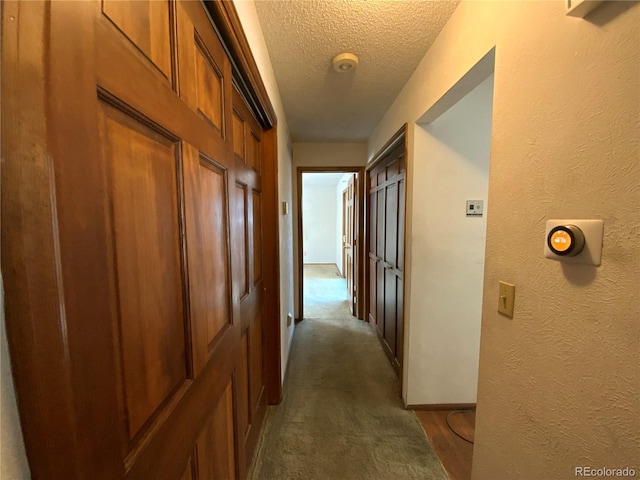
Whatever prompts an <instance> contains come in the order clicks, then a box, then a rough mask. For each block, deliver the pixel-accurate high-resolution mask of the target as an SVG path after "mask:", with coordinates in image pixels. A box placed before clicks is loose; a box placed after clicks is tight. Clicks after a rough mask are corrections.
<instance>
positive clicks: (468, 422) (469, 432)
mask: <svg viewBox="0 0 640 480" xmlns="http://www.w3.org/2000/svg"><path fill="white" fill-rule="evenodd" d="M451 411H452V410H439V411H416V415H417V416H418V419H419V420H420V423H421V424H422V428H423V429H424V431H425V432H426V433H427V437H429V441H430V442H431V445H432V446H433V449H434V450H435V452H436V454H437V455H438V457H440V461H441V462H442V465H444V468H445V470H446V471H447V473H448V474H449V478H450V479H451V480H470V479H471V460H472V456H473V444H471V443H469V442H465V441H464V440H462V439H461V438H460V437H458V436H456V434H455V433H453V432H452V431H451V430H450V429H449V427H448V426H447V422H446V418H447V415H448V414H449V413H451ZM475 420H476V414H475V412H474V411H471V410H470V411H469V412H464V413H457V414H454V415H451V417H450V418H449V422H450V423H451V426H452V427H453V428H455V430H456V431H457V432H458V433H460V434H461V435H463V436H465V437H466V438H468V439H470V440H473V435H474V430H475V428H474V426H475Z"/></svg>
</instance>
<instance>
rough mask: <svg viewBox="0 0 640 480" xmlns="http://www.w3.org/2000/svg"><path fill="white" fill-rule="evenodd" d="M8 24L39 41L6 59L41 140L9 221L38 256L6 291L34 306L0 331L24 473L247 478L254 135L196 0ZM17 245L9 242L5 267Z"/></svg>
mask: <svg viewBox="0 0 640 480" xmlns="http://www.w3.org/2000/svg"><path fill="white" fill-rule="evenodd" d="M16 19H18V20H19V21H15V20H16ZM5 29H7V30H5ZM3 30H5V32H8V33H6V35H7V36H6V37H5V38H8V39H14V38H19V37H20V35H22V36H23V38H26V37H27V36H30V37H33V38H35V39H37V40H36V41H34V42H33V43H31V44H29V47H25V46H24V45H26V43H25V44H24V45H22V44H19V45H22V46H21V48H16V51H17V52H18V61H17V62H16V63H14V64H12V65H16V64H17V65H18V66H19V67H15V68H14V67H13V66H12V67H11V68H10V69H8V70H7V71H9V78H10V79H11V78H12V76H16V75H17V76H19V78H22V79H26V80H28V81H29V82H31V83H29V84H28V87H29V91H28V94H24V93H23V92H24V90H23V89H25V88H27V87H21V86H16V83H13V84H12V83H11V82H10V80H8V81H7V82H8V83H7V84H10V85H12V87H14V88H15V89H16V92H17V94H16V95H17V96H16V98H21V99H22V100H24V103H23V106H24V107H25V110H24V112H25V113H24V115H25V117H24V118H27V117H26V116H27V115H31V116H32V117H30V118H32V120H33V122H31V123H28V128H29V129H30V130H29V136H28V138H27V137H20V141H21V142H22V143H21V145H24V146H25V148H27V147H28V148H31V149H34V151H36V150H37V152H40V153H41V155H32V156H28V157H25V158H24V159H22V160H20V158H19V155H17V156H15V157H12V158H11V159H10V162H12V163H11V165H12V167H11V168H12V170H11V171H12V172H19V171H21V170H20V167H18V166H16V165H19V164H20V163H19V162H24V163H23V165H25V167H24V168H23V171H24V172H25V173H24V175H25V178H22V179H19V180H18V179H16V178H13V179H12V182H14V184H17V182H18V181H20V182H33V184H34V185H36V186H38V188H40V189H41V190H38V189H35V188H34V191H33V192H28V194H29V195H33V197H30V198H29V201H30V202H31V203H30V204H29V205H31V206H34V205H35V207H34V208H33V209H32V210H29V211H27V212H23V211H22V210H20V208H23V206H22V203H20V202H21V201H22V200H21V199H14V200H12V201H13V202H14V205H15V206H16V208H15V210H14V211H15V212H19V213H16V215H15V216H13V217H12V218H10V219H9V220H8V221H9V223H10V224H11V225H12V226H13V227H15V228H16V229H20V230H21V233H20V235H22V236H21V237H19V239H23V238H27V239H28V241H29V242H31V241H32V240H31V239H34V240H33V242H34V244H37V245H36V247H37V248H33V249H32V250H29V251H33V252H34V255H37V258H39V259H41V263H42V264H43V265H46V267H43V269H42V271H43V274H42V275H41V276H40V277H39V278H38V284H37V285H33V288H32V289H31V290H30V289H22V290H18V289H15V290H13V291H12V294H13V293H15V295H16V296H21V297H20V301H21V303H22V304H23V305H36V306H37V307H38V309H39V310H38V311H36V312H33V313H30V312H26V313H23V314H22V315H23V317H20V315H16V312H13V311H10V312H8V315H7V318H8V319H13V318H26V319H27V320H28V321H27V322H22V323H20V322H15V323H11V322H8V323H9V324H10V325H9V328H8V329H9V330H11V331H10V337H11V339H12V341H13V344H12V348H13V349H14V350H13V352H12V353H14V364H16V363H18V364H20V367H19V369H21V370H20V372H21V373H26V374H25V375H16V378H17V383H18V392H19V397H20V399H21V402H20V407H21V409H22V415H23V417H24V418H25V421H24V426H25V428H24V430H25V439H26V443H27V447H28V454H29V458H30V463H31V468H32V474H33V476H34V478H47V479H65V480H70V479H77V480H84V479H96V480H97V479H105V480H113V479H120V478H128V479H136V480H139V479H151V480H158V479H167V480H170V479H191V480H195V479H202V480H211V479H216V480H217V479H235V478H244V476H245V474H246V464H247V463H248V461H249V459H250V458H251V454H252V452H253V448H254V445H255V441H256V439H257V435H258V432H259V430H260V425H261V422H262V418H263V416H264V410H265V408H264V406H265V393H264V377H265V375H264V367H263V352H264V348H263V344H262V342H263V340H262V337H263V335H262V323H263V322H262V290H263V288H262V270H263V269H262V220H261V218H262V201H261V190H262V187H261V181H260V171H261V135H262V132H261V130H260V129H259V128H258V126H257V123H256V122H255V120H253V119H252V118H251V116H250V114H248V110H247V109H246V107H243V105H241V104H239V103H238V101H237V98H236V99H234V92H233V86H232V78H231V66H230V62H229V59H228V58H227V56H226V54H225V51H224V49H223V47H222V44H221V43H220V41H219V39H218V37H217V36H216V33H215V31H214V29H213V27H212V26H211V24H210V21H209V17H208V15H207V13H206V12H205V11H204V7H203V4H202V3H200V2H191V1H184V2H182V1H180V2H174V1H163V0H156V1H150V2H149V1H135V0H132V1H110V0H104V1H86V2H50V3H45V2H42V3H41V2H16V3H12V2H6V3H5V4H3ZM18 33H20V35H18ZM40 38H41V39H43V43H42V44H40V43H39V39H40ZM9 41H12V40H9ZM43 58H44V59H46V62H44V61H43V60H42V59H43ZM4 60H5V59H4V58H3V62H4ZM4 65H5V64H4V63H3V66H4ZM3 74H4V70H3ZM4 81H5V78H3V84H4ZM5 98H6V97H3V100H4V99H5ZM13 111H15V112H19V114H20V115H23V112H21V111H20V110H19V109H16V108H14V109H13ZM238 111H240V112H241V115H242V116H243V122H244V123H243V126H242V135H241V138H240V136H239V134H238V135H237V134H236V128H235V127H236V123H237V122H236V113H237V112H238ZM32 112H35V113H32ZM24 118H23V117H21V120H22V121H21V122H16V123H20V124H21V125H27V124H26V123H24ZM25 131H26V130H25ZM12 133H13V132H12ZM12 138H17V134H14V135H13V136H12ZM240 143H242V145H243V149H244V150H243V155H244V156H243V158H242V159H241V160H239V159H238V156H237V155H236V154H235V153H234V150H235V148H234V147H235V146H237V145H239V144H240ZM33 145H35V146H36V147H33ZM10 147H11V148H12V149H13V150H11V151H12V152H16V151H18V150H19V149H17V148H16V147H15V146H13V145H11V146H10ZM236 153H237V152H236ZM5 198H7V199H8V198H9V197H5V196H4V195H3V203H4V200H5ZM33 198H37V201H33V200H32V199H33ZM5 211H7V210H5V206H3V213H4V212H5ZM18 215H22V217H20V218H18ZM4 220H5V217H4V216H3V221H4ZM34 226H37V227H38V228H35V227H34ZM29 228H32V231H26V230H27V229H29ZM3 233H4V231H3ZM16 238H18V237H16ZM16 245H17V247H16ZM5 246H8V249H9V250H6V249H5V248H4V247H5ZM29 248H31V247H28V248H27V247H25V246H24V245H22V246H21V245H20V244H19V242H18V240H16V241H10V240H5V239H3V271H7V270H5V269H7V268H9V269H11V270H12V271H17V270H16V269H17V268H18V266H17V265H18V264H19V262H17V263H16V265H10V262H14V261H16V260H15V259H18V260H19V259H20V258H21V257H20V255H22V253H21V252H22V251H25V252H26V251H27V250H28V249H29ZM15 279H17V280H15ZM20 281H21V280H20V277H19V275H12V281H11V282H8V283H10V284H11V285H10V288H11V286H12V285H16V284H17V285H19V284H20ZM33 289H35V290H33ZM35 291H37V294H38V300H37V301H35V300H30V299H29V298H27V296H28V295H31V294H32V293H33V292H35ZM7 304H8V305H9V304H11V305H13V304H14V303H13V300H12V301H8V302H7ZM43 306H44V307H43ZM29 315H30V316H29ZM16 346H17V347H18V348H17V349H16ZM20 347H22V348H20ZM23 379H27V380H23ZM34 379H36V380H37V381H34ZM248 425H249V426H250V427H249V426H248ZM247 432H249V433H247ZM247 436H249V439H250V441H248V440H247Z"/></svg>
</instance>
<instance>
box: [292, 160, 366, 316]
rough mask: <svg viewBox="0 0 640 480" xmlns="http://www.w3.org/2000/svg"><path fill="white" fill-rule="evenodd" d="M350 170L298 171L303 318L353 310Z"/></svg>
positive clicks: (353, 265)
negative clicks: (300, 208) (299, 175)
mask: <svg viewBox="0 0 640 480" xmlns="http://www.w3.org/2000/svg"><path fill="white" fill-rule="evenodd" d="M354 184H355V174H353V173H344V172H332V173H324V172H323V173H304V174H303V175H302V234H303V235H302V237H303V254H302V256H303V274H304V282H303V285H304V317H305V318H318V317H331V316H335V315H336V314H344V313H351V314H353V296H354V270H355V264H354V261H355V258H354V251H353V235H354V222H355V214H354V212H355V209H354V205H355V200H354V196H355V193H354V192H355V188H354Z"/></svg>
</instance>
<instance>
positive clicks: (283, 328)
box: [233, 0, 295, 380]
mask: <svg viewBox="0 0 640 480" xmlns="http://www.w3.org/2000/svg"><path fill="white" fill-rule="evenodd" d="M233 3H234V5H235V7H236V10H237V11H238V16H239V17H240V22H241V24H242V28H243V30H244V32H245V34H246V36H247V40H248V42H249V46H250V47H251V52H252V53H253V57H254V59H255V61H256V64H257V65H258V69H259V70H260V76H261V77H262V81H263V82H264V85H265V88H266V89H267V93H268V94H269V98H270V99H271V103H272V104H273V108H274V109H275V112H276V115H277V117H278V197H279V200H280V203H282V202H288V203H289V205H292V200H293V192H292V171H293V169H292V165H291V148H290V146H291V139H290V138H289V129H288V127H287V118H286V117H285V114H284V108H283V107H282V100H281V98H280V92H279V90H278V85H277V83H276V79H275V75H274V73H273V68H272V66H271V60H270V58H269V52H268V51H267V46H266V44H265V41H264V35H263V34H262V28H261V26H260V22H259V20H258V14H257V13H256V7H255V4H254V2H253V0H242V1H238V0H235V1H234V2H233ZM289 211H290V212H291V209H289ZM293 218H294V217H293V215H291V214H289V215H283V214H282V212H281V214H280V220H279V222H280V225H279V227H280V228H279V230H280V252H279V253H280V332H281V347H282V379H283V380H284V375H285V371H286V367H287V359H288V358H289V348H290V345H291V340H292V339H293V330H294V327H295V323H294V322H292V323H291V326H290V327H287V314H288V313H289V312H291V313H293V222H292V219H293Z"/></svg>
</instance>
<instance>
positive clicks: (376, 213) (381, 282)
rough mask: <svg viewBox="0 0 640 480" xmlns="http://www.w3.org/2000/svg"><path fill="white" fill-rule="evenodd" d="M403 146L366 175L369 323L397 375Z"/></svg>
mask: <svg viewBox="0 0 640 480" xmlns="http://www.w3.org/2000/svg"><path fill="white" fill-rule="evenodd" d="M404 196H405V156H404V146H401V147H399V148H396V149H395V150H393V151H392V152H391V153H390V154H389V155H387V156H386V157H384V158H383V159H382V160H381V161H380V162H379V163H378V164H377V165H376V166H375V167H374V168H373V169H371V170H370V171H369V206H368V210H369V322H370V323H372V324H373V325H375V328H376V332H377V333H378V336H379V338H380V340H381V342H382V345H383V347H384V350H385V352H386V353H387V356H388V357H389V359H390V361H391V363H392V365H393V367H394V368H395V369H396V371H397V372H399V371H400V368H401V366H402V353H403V320H404V312H403V271H404V209H405V198H404Z"/></svg>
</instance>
